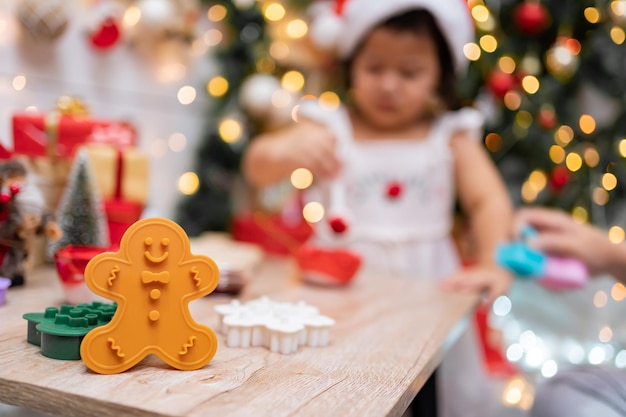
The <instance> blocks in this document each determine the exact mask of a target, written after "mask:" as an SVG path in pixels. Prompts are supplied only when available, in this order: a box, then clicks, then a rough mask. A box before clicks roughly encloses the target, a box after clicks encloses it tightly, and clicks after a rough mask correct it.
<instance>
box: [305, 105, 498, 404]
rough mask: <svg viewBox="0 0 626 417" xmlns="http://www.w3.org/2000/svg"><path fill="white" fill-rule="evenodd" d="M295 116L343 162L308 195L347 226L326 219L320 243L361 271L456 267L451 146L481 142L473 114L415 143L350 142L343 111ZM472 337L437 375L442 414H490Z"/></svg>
mask: <svg viewBox="0 0 626 417" xmlns="http://www.w3.org/2000/svg"><path fill="white" fill-rule="evenodd" d="M299 116H300V117H305V118H309V119H312V120H314V121H317V122H319V123H322V124H324V125H326V126H327V127H328V128H329V129H330V130H331V131H332V132H333V134H334V135H335V137H336V140H337V151H338V154H339V157H340V159H341V160H342V171H341V175H340V177H339V178H338V179H337V180H336V181H333V183H331V184H319V186H317V187H314V188H312V189H311V190H310V191H309V192H308V193H307V195H306V196H305V199H306V200H308V201H319V202H321V203H322V204H323V205H324V207H325V208H326V212H327V217H328V216H335V215H336V216H339V217H341V218H343V219H345V220H346V221H347V223H348V229H347V231H346V233H344V234H341V235H337V234H335V233H334V232H333V231H332V230H331V229H330V227H329V225H328V223H327V222H326V221H321V222H319V223H317V224H316V226H315V228H316V240H317V242H316V243H317V244H318V245H321V246H342V247H347V248H349V249H351V250H353V251H355V252H357V253H359V254H360V255H361V256H362V257H363V262H364V264H363V265H364V267H365V268H373V269H376V270H380V271H386V272H392V273H396V274H402V275H407V276H414V277H415V276H420V277H427V278H431V279H439V278H444V277H446V276H448V275H450V274H452V273H453V272H454V271H456V270H457V269H458V268H459V257H458V254H457V251H456V248H455V246H454V243H453V241H452V238H451V235H450V232H451V229H452V222H453V213H454V203H455V194H456V193H455V184H454V165H453V164H454V161H453V155H452V151H451V148H450V146H449V141H450V138H451V136H452V135H453V134H454V133H455V132H457V131H460V130H466V131H468V132H469V133H470V134H471V135H472V136H474V137H475V138H476V140H480V137H481V129H482V120H483V119H482V116H481V115H480V113H479V112H478V111H476V110H473V109H469V108H467V109H462V110H459V111H456V112H448V113H446V114H444V115H442V116H440V117H439V118H438V119H437V120H435V121H434V123H433V125H432V127H431V129H430V132H429V134H428V136H427V137H425V138H423V139H419V140H415V141H411V140H393V139H382V138H381V140H364V141H355V140H354V139H353V135H352V127H351V124H350V120H349V116H348V112H347V110H346V109H345V108H343V107H341V108H339V109H338V110H336V111H326V110H323V109H320V108H319V107H317V106H315V105H312V104H311V105H306V106H304V105H301V108H300V111H299ZM474 333H475V332H474V330H473V326H470V329H469V331H466V332H465V333H464V334H463V335H462V336H461V337H460V339H459V340H458V342H457V343H456V344H455V345H453V346H452V347H450V349H449V351H448V353H447V354H446V357H445V358H444V360H443V362H442V364H441V366H440V368H439V370H438V375H439V378H438V384H439V387H438V395H439V404H438V409H439V417H461V416H463V417H473V416H476V417H488V416H489V415H490V413H491V410H492V409H493V407H494V406H495V399H494V398H491V396H490V394H491V393H490V389H489V386H488V380H487V377H486V375H485V374H484V371H483V364H482V356H481V354H480V351H479V346H478V342H477V339H476V337H475V334H474ZM416 348H417V347H416Z"/></svg>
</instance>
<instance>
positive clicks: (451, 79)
mask: <svg viewBox="0 0 626 417" xmlns="http://www.w3.org/2000/svg"><path fill="white" fill-rule="evenodd" d="M378 28H385V29H391V30H393V31H397V32H412V33H415V34H417V35H428V36H430V37H431V38H432V39H433V41H434V42H435V47H436V48H437V52H438V55H439V67H440V69H441V76H440V79H439V87H438V88H437V93H438V94H439V98H440V99H441V100H442V101H443V104H444V105H445V107H446V108H447V109H449V110H456V109H458V108H459V106H460V100H459V97H458V94H457V90H456V77H455V72H454V70H455V68H454V61H453V60H452V54H451V53H450V47H449V46H448V42H447V41H446V40H445V38H444V37H443V33H442V32H441V30H440V29H439V25H438V24H437V21H436V20H435V18H434V17H433V15H432V14H431V13H430V12H428V11H426V10H423V9H418V10H411V11H409V12H406V13H402V14H398V15H395V16H392V17H390V18H389V19H387V20H385V21H384V22H382V23H380V24H379V25H377V26H376V29H378ZM362 44H363V42H361V44H360V45H358V46H357V47H356V48H355V50H354V52H353V53H352V55H351V56H350V58H349V59H348V60H347V61H346V63H345V71H346V72H345V75H346V81H347V85H346V87H347V88H348V89H349V88H350V72H351V69H352V61H353V58H354V56H356V54H357V53H358V52H359V50H360V49H361V46H362Z"/></svg>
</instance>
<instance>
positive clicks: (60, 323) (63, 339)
mask: <svg viewBox="0 0 626 417" xmlns="http://www.w3.org/2000/svg"><path fill="white" fill-rule="evenodd" d="M116 308H117V305H116V304H106V303H100V302H94V303H91V304H77V305H70V304H62V305H61V307H60V309H59V308H57V307H46V309H45V310H44V312H43V313H41V312H37V313H26V314H24V315H23V316H22V317H23V318H24V319H26V320H27V321H28V331H27V336H26V341H27V342H28V343H30V344H33V345H36V346H40V347H41V354H42V355H44V356H47V357H49V358H52V359H61V360H78V359H80V344H81V343H82V341H83V338H84V337H85V335H86V334H87V333H89V332H90V331H91V330H93V329H95V328H96V327H99V326H102V325H103V324H106V323H108V322H110V321H111V319H112V318H113V315H114V314H115V311H116Z"/></svg>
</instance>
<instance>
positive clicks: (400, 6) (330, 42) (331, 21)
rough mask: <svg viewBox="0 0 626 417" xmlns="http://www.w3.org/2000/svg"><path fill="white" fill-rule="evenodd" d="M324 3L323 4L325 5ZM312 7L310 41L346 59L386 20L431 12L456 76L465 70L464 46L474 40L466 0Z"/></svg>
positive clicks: (363, 0) (341, 2)
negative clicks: (424, 11)
mask: <svg viewBox="0 0 626 417" xmlns="http://www.w3.org/2000/svg"><path fill="white" fill-rule="evenodd" d="M324 3H325V4H324ZM324 3H317V4H315V5H314V7H313V8H312V13H313V23H312V25H311V32H310V35H311V38H312V40H313V42H314V43H315V44H316V45H317V46H319V47H320V48H324V49H334V50H335V52H336V53H337V56H338V57H339V58H342V59H345V58H348V57H349V56H350V55H351V54H352V53H353V52H354V49H355V48H356V47H357V46H358V44H359V43H360V42H361V41H362V40H363V38H364V37H365V36H366V35H367V34H368V33H369V31H371V30H372V29H373V28H374V27H376V26H377V25H379V24H380V23H382V22H384V21H385V20H387V19H389V18H391V17H393V16H396V15H399V14H402V13H405V12H408V11H411V10H416V9H423V10H426V11H428V12H430V13H431V14H432V15H433V17H434V18H435V20H436V21H437V23H438V25H439V29H440V30H441V32H442V34H443V36H444V38H445V39H446V40H447V42H448V46H449V47H450V53H451V54H452V58H453V60H454V65H455V69H456V72H457V73H462V72H464V71H465V69H466V68H467V59H466V58H465V55H464V54H463V47H464V46H465V44H467V43H468V42H472V41H473V40H474V23H473V21H472V17H471V16H470V13H469V10H468V7H467V4H466V2H465V0H335V1H333V2H324Z"/></svg>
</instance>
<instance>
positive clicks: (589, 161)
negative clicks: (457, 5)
mask: <svg viewBox="0 0 626 417" xmlns="http://www.w3.org/2000/svg"><path fill="white" fill-rule="evenodd" d="M468 4H469V6H470V8H471V13H472V16H473V17H474V20H475V22H476V27H477V32H478V33H477V41H476V43H475V44H470V45H467V46H466V50H465V51H466V55H467V56H468V57H469V58H470V59H471V60H473V61H474V62H473V64H472V65H471V68H470V73H469V74H468V79H467V80H465V82H464V83H463V84H462V89H463V94H464V96H465V97H466V98H467V99H468V101H473V99H474V98H475V97H478V103H477V105H478V106H482V107H483V108H484V109H485V110H486V111H487V114H488V116H489V120H488V124H487V134H486V137H485V144H486V146H487V148H488V149H489V150H490V151H491V152H492V154H493V157H494V159H495V160H496V162H497V163H498V166H499V168H500V170H501V172H502V173H503V175H504V177H505V179H506V181H507V183H508V184H509V185H510V187H511V193H512V195H513V198H514V199H515V201H516V202H517V203H518V204H521V203H532V204H540V205H549V206H556V207H560V208H563V209H565V210H568V211H571V212H572V213H573V214H574V216H576V217H577V218H578V219H579V220H581V221H592V222H593V223H596V224H599V225H603V226H606V225H616V224H620V223H621V224H623V223H625V221H626V218H624V215H625V214H626V198H625V197H626V187H625V186H624V184H622V183H621V182H619V181H618V178H624V175H625V174H626V165H625V164H624V159H623V158H624V157H626V100H625V97H626V95H625V94H626V72H625V71H624V65H625V64H626V48H625V47H624V45H623V43H624V40H625V37H626V35H625V32H624V29H625V28H626V1H624V0H566V1H563V0H542V1H537V0H523V1H521V0H518V1H515V0H501V1H495V0H491V1H489V0H486V1H484V2H483V1H482V0H470V1H468ZM620 232H622V229H621V228H620V229H618V230H616V233H617V234H618V235H620V236H621V235H622V234H623V233H620Z"/></svg>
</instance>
